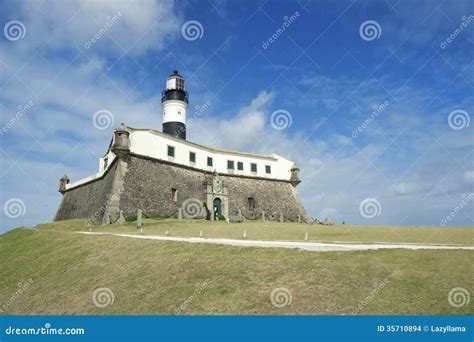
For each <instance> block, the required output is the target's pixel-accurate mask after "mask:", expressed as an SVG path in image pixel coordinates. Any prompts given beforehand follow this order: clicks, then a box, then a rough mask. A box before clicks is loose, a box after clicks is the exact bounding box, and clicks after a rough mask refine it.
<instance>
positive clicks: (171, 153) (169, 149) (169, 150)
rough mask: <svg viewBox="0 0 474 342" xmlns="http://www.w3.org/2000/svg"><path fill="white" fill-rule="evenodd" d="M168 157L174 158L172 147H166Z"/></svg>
mask: <svg viewBox="0 0 474 342" xmlns="http://www.w3.org/2000/svg"><path fill="white" fill-rule="evenodd" d="M168 157H173V158H174V146H170V145H168Z"/></svg>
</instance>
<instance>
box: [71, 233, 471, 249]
mask: <svg viewBox="0 0 474 342" xmlns="http://www.w3.org/2000/svg"><path fill="white" fill-rule="evenodd" d="M77 233H79V234H87V235H112V236H121V237H127V238H133V239H145V240H159V241H175V242H188V243H212V244H218V245H229V246H243V247H273V248H297V249H303V250H307V251H318V252H330V251H365V250H370V249H396V248H402V249H467V250H474V246H472V247H470V246H469V247H468V246H453V245H423V244H380V243H370V244H369V243H361V244H359V243H341V242H338V243H322V242H305V241H269V240H235V239H209V238H199V237H189V238H188V237H175V236H159V235H136V234H115V233H98V232H97V233H95V232H77Z"/></svg>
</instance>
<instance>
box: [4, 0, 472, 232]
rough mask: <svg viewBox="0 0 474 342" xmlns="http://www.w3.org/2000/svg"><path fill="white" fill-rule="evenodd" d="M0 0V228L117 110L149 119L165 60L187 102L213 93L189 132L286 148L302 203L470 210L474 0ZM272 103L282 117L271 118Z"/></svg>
mask: <svg viewBox="0 0 474 342" xmlns="http://www.w3.org/2000/svg"><path fill="white" fill-rule="evenodd" d="M0 6H1V8H2V12H1V13H0V19H1V21H0V22H1V24H2V26H3V27H4V32H3V36H2V37H1V38H0V88H1V89H0V123H1V133H0V139H1V140H0V141H1V146H0V163H1V164H0V165H1V174H0V189H1V195H0V202H1V204H2V207H3V210H2V211H1V212H0V215H1V216H0V217H1V224H0V232H2V231H6V230H8V229H11V228H14V227H17V226H21V225H35V224H37V223H39V222H45V221H50V220H52V218H53V217H54V213H55V211H56V209H57V207H58V205H59V202H60V200H61V195H60V194H59V193H58V192H57V188H58V183H59V178H60V177H61V176H62V175H63V174H64V173H67V174H68V175H69V177H70V178H71V180H72V181H74V180H78V179H80V178H83V177H86V176H89V175H91V174H94V173H95V172H97V167H98V158H99V157H100V156H101V155H102V154H103V153H104V152H105V150H106V148H107V146H108V143H109V141H110V138H111V135H112V132H113V128H114V127H116V126H118V125H119V124H120V122H125V123H126V124H127V125H129V126H132V127H142V128H145V127H146V128H156V129H161V124H162V118H161V105H160V99H161V91H162V89H163V87H164V82H165V79H166V77H167V76H168V75H169V74H170V73H171V71H172V70H173V69H178V70H179V71H180V73H181V74H182V75H184V77H185V78H186V81H187V89H188V91H189V93H190V110H189V113H188V114H189V115H190V116H192V115H193V113H194V111H195V108H196V106H202V105H204V104H205V103H206V102H207V101H209V103H210V104H211V105H210V106H209V108H208V109H206V110H205V111H204V112H203V113H202V114H201V115H199V117H198V119H197V120H196V121H195V122H194V123H193V124H192V125H190V127H188V138H189V139H190V140H192V141H195V142H198V143H203V144H211V145H216V146H222V147H227V148H234V149H239V150H244V151H252V152H261V153H278V154H280V155H282V156H285V157H287V158H288V159H291V160H294V161H295V162H296V163H297V164H298V165H299V166H300V168H301V173H302V178H303V182H302V183H301V185H299V186H298V190H299V192H300V195H301V197H302V199H303V202H304V204H305V207H306V209H307V211H308V212H309V213H310V215H312V216H313V217H318V218H320V219H324V218H325V217H326V216H330V217H332V218H333V219H334V220H336V222H340V221H342V220H346V221H347V222H349V223H364V224H387V225H436V226H439V225H442V224H443V222H445V224H447V225H448V226H451V225H458V226H473V221H474V215H473V213H474V210H473V209H474V204H473V201H472V199H473V196H472V193H473V190H474V162H473V160H474V159H473V154H472V152H473V146H474V134H473V133H474V132H473V126H474V123H470V119H471V117H472V114H473V112H474V106H473V104H474V101H473V87H474V81H473V79H472V75H473V71H474V68H473V62H472V60H473V51H474V50H473V48H472V44H473V42H474V34H473V33H474V17H473V15H474V8H473V7H474V6H473V4H472V2H470V1H461V0H459V1H435V0H433V1H416V2H415V1H395V0H386V1H308V0H299V1H270V0H269V1H236V0H235V1H224V0H214V1H213V0H210V1H206V0H202V1H180V2H176V3H174V2H173V1H142V2H136V1H129V0H128V1H106V2H102V1H94V2H85V1H68V2H65V1H39V2H38V1H35V2H30V1H1V2H0ZM12 21H18V22H20V24H21V25H20V24H18V23H17V22H13V23H12ZM196 22H197V23H196ZM107 23H108V24H109V25H107ZM15 25H16V28H18V29H19V31H16V32H15V30H12V31H9V30H8V28H11V26H13V28H15ZM189 25H191V28H190V31H186V27H188V26H189ZM193 26H194V28H195V29H196V30H197V31H193V30H192V29H193ZM364 27H365V28H366V29H367V30H364ZM104 28H106V29H104ZM283 28H284V29H283ZM18 32H19V35H18ZM196 32H197V35H196V36H194V35H193V33H196ZM94 36H95V37H98V38H97V39H95V41H94V42H92V38H93V37H94ZM450 36H451V38H450V41H449V42H448V41H447V38H448V37H450ZM270 39H271V40H272V41H270ZM25 105H26V107H25ZM381 105H383V106H382V107H383V108H382V109H380V108H381V107H380V106H381ZM374 106H378V107H377V108H379V110H378V111H377V113H376V114H374V111H375V109H374ZM19 107H20V108H23V110H22V111H21V112H20V114H18V111H19V109H18V108H19ZM25 108H26V109H25ZM99 110H107V111H109V112H111V113H112V114H113V123H110V124H107V126H106V127H101V128H105V129H97V128H96V126H97V125H94V121H93V116H94V113H96V112H97V111H99ZM275 112H277V114H281V113H283V114H282V115H283V118H286V119H291V125H288V124H287V125H285V126H284V128H283V129H275V127H274V126H275V125H272V121H271V118H272V113H275ZM273 123H274V122H273ZM364 123H365V124H364ZM274 124H275V123H274ZM358 127H359V129H358ZM367 200H369V202H370V203H372V204H374V203H375V209H376V212H375V215H372V214H367V213H366V212H364V210H366V208H364V207H362V204H363V203H367ZM364 201H365V202H364ZM15 203H16V204H18V206H15V205H14V204H15ZM15 209H19V211H15ZM453 213H454V214H453ZM371 216H373V217H371ZM448 216H449V220H447V219H446V218H447V217H448ZM443 220H444V221H443ZM446 222H447V223H446ZM443 225H444V224H443Z"/></svg>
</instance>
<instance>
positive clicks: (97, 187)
mask: <svg viewBox="0 0 474 342" xmlns="http://www.w3.org/2000/svg"><path fill="white" fill-rule="evenodd" d="M122 159H123V158H122ZM121 163H123V164H122V165H121ZM125 164H126V165H125ZM117 169H118V170H117ZM211 176H212V174H211V173H208V172H203V171H202V170H198V169H194V168H192V167H187V166H183V165H177V164H173V163H171V162H166V161H162V160H155V159H151V158H147V157H143V156H139V155H134V154H129V155H128V156H127V157H126V158H125V160H118V161H117V162H115V161H114V165H111V167H110V170H109V171H108V172H107V173H106V174H104V176H103V177H102V178H100V179H96V180H94V181H91V182H89V183H87V184H84V185H80V186H78V187H75V188H72V189H68V190H66V191H65V193H64V198H63V201H62V202H61V205H60V207H59V210H58V213H57V215H56V218H55V220H66V219H72V218H84V219H89V218H91V217H94V216H99V219H100V220H102V222H103V223H109V222H114V221H115V220H116V219H117V218H118V216H119V213H120V210H123V212H124V215H127V214H130V213H135V212H136V211H137V210H138V209H141V210H142V211H143V213H144V214H145V215H146V214H154V213H159V214H161V215H168V216H176V215H177V212H178V208H180V207H181V206H182V204H183V202H184V201H186V200H188V199H191V198H193V199H197V200H199V201H200V202H202V203H205V202H206V182H207V181H208V179H209V178H210V177H211ZM219 177H220V179H221V180H222V181H223V184H224V187H226V188H227V191H226V193H227V194H228V195H227V196H228V201H224V204H223V205H224V206H225V205H227V206H228V207H227V208H224V213H227V215H234V214H237V212H238V211H239V209H240V211H241V213H242V215H243V216H244V217H245V218H247V219H258V218H261V214H262V211H264V212H265V216H266V218H267V219H272V217H273V218H274V219H277V218H279V217H280V214H283V217H284V219H285V220H286V221H296V220H297V219H298V216H300V217H301V219H302V220H305V219H306V218H307V215H306V212H305V209H304V207H303V205H302V203H301V201H300V200H299V198H298V194H297V192H296V189H295V188H294V186H293V185H292V184H291V183H290V182H289V181H282V180H270V179H263V178H256V177H244V176H238V175H232V176H231V175H219ZM172 189H176V195H175V196H173V191H172ZM214 196H215V197H221V196H219V195H218V194H216V195H214ZM249 197H251V198H253V199H254V208H253V209H250V208H249V203H248V198H249Z"/></svg>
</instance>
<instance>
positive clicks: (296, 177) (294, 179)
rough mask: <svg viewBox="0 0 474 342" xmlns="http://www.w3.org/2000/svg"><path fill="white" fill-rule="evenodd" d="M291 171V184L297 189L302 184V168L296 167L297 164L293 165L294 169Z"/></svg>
mask: <svg viewBox="0 0 474 342" xmlns="http://www.w3.org/2000/svg"><path fill="white" fill-rule="evenodd" d="M290 171H291V177H290V183H291V184H292V185H293V186H294V187H296V186H297V185H298V184H300V183H301V178H300V168H299V167H298V166H296V164H293V167H292V168H291V169H290Z"/></svg>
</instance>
